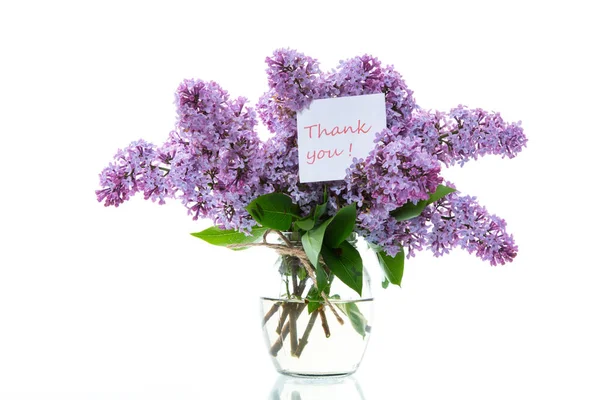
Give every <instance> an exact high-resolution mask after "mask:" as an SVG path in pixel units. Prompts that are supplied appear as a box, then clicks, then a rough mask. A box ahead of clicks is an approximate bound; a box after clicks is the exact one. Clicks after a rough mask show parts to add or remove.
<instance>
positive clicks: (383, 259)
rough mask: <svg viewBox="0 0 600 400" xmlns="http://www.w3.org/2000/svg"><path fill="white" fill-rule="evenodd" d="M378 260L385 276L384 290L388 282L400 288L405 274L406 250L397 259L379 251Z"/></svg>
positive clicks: (401, 251)
mask: <svg viewBox="0 0 600 400" xmlns="http://www.w3.org/2000/svg"><path fill="white" fill-rule="evenodd" d="M377 259H378V260H379V266H380V267H381V269H382V270H383V274H384V276H385V281H384V288H385V287H387V285H385V282H386V281H387V282H388V284H389V283H392V284H394V285H398V286H400V284H401V283H402V275H403V274H404V249H401V250H400V251H399V252H398V254H396V256H395V257H390V256H388V255H387V254H386V253H385V252H384V251H383V250H382V251H378V252H377Z"/></svg>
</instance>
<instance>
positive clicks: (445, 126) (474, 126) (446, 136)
mask: <svg viewBox="0 0 600 400" xmlns="http://www.w3.org/2000/svg"><path fill="white" fill-rule="evenodd" d="M407 134H408V135H410V136H416V137H419V138H421V140H422V141H423V144H424V145H425V146H426V147H427V149H428V151H429V152H430V153H431V154H434V155H436V156H437V157H438V159H439V160H440V161H442V162H444V163H445V164H446V165H454V164H456V163H458V164H460V165H461V166H462V165H463V164H464V163H465V162H467V161H468V160H470V159H474V160H476V159H477V158H478V157H480V156H483V155H485V154H496V155H501V156H503V157H504V156H507V157H509V158H513V157H514V156H515V155H516V154H517V153H519V152H520V151H521V150H522V149H523V147H525V145H526V143H527V138H526V137H525V135H524V134H523V129H522V128H521V124H520V122H518V123H510V124H509V123H506V122H504V120H503V119H502V117H501V116H500V114H498V113H488V112H486V111H483V110H481V109H479V108H477V109H472V110H471V109H468V108H466V107H464V106H458V107H457V108H454V109H452V110H450V112H449V113H442V112H438V111H436V112H433V113H430V112H426V111H422V110H419V111H417V112H415V113H414V115H413V119H412V123H411V126H410V127H409V130H408V133H407Z"/></svg>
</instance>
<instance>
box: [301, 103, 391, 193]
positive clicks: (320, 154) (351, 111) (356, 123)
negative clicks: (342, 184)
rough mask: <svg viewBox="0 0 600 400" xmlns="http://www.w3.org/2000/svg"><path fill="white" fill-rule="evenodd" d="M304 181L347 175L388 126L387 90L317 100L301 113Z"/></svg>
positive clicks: (324, 179) (328, 179) (329, 179)
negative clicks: (350, 168)
mask: <svg viewBox="0 0 600 400" xmlns="http://www.w3.org/2000/svg"><path fill="white" fill-rule="evenodd" d="M297 123H298V158H299V163H298V165H299V173H300V182H321V181H334V180H340V179H344V178H345V177H346V169H347V168H348V167H349V166H350V165H351V164H352V159H353V158H355V157H356V158H363V159H364V158H366V157H367V155H368V154H369V152H370V151H371V150H372V149H373V148H374V147H375V143H374V140H375V134H376V133H378V132H381V131H382V130H383V129H385V128H386V116H385V96H384V94H383V93H377V94H369V95H364V96H351V97H335V98H331V99H321V100H314V101H313V102H312V103H311V104H310V107H309V108H307V109H304V110H302V111H301V112H299V113H298V115H297Z"/></svg>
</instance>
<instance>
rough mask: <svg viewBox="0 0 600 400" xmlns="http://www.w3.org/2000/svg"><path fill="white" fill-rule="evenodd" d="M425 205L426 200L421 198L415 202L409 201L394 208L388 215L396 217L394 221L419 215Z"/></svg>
mask: <svg viewBox="0 0 600 400" xmlns="http://www.w3.org/2000/svg"><path fill="white" fill-rule="evenodd" d="M425 207H427V200H421V201H419V202H418V203H417V204H413V203H410V202H409V203H406V204H405V205H403V206H402V207H400V208H396V209H395V210H394V211H392V212H391V213H390V215H392V216H393V217H394V218H396V221H406V220H407V219H411V218H415V217H418V216H419V215H421V213H422V212H423V210H424V209H425Z"/></svg>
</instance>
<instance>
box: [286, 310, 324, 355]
mask: <svg viewBox="0 0 600 400" xmlns="http://www.w3.org/2000/svg"><path fill="white" fill-rule="evenodd" d="M318 316H319V313H318V312H317V311H313V313H312V314H311V315H310V319H309V320H308V324H307V325H306V329H305V330H304V334H303V335H302V338H301V339H300V342H299V343H298V348H297V349H296V352H295V353H292V355H293V356H294V357H298V358H300V355H301V354H302V351H303V350H304V347H306V344H307V343H308V336H309V335H310V332H311V331H312V328H313V326H315V321H316V320H317V317H318Z"/></svg>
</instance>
